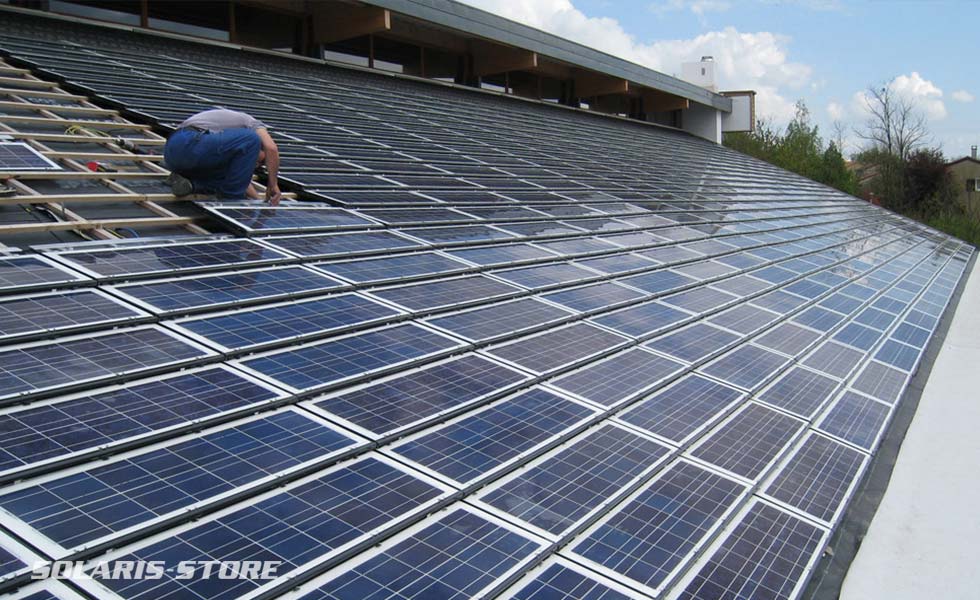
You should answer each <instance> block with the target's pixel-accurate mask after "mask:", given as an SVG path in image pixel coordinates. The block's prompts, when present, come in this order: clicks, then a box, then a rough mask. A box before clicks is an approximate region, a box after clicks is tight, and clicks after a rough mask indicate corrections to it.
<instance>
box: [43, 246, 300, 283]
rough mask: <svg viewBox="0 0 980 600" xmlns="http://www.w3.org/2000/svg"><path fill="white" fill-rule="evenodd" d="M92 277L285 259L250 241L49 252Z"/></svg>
mask: <svg viewBox="0 0 980 600" xmlns="http://www.w3.org/2000/svg"><path fill="white" fill-rule="evenodd" d="M51 254H52V256H55V257H57V258H58V259H59V260H62V261H65V262H67V263H68V264H69V265H70V266H72V267H74V268H76V269H78V270H79V271H82V272H83V273H88V274H89V275H92V276H93V277H125V276H143V275H156V274H166V273H175V272H192V271H201V270H206V269H218V268H222V267H230V266H234V265H246V264H253V265H254V264H262V263H271V262H277V261H282V260H285V259H287V258H289V257H288V256H286V255H285V254H283V253H282V252H277V251H276V250H273V249H271V248H268V247H266V246H263V245H261V244H259V243H257V242H254V241H252V240H218V241H203V242H187V243H179V244H165V245H149V246H136V247H126V246H121V247H118V248H106V249H99V250H69V251H63V252H54V253H51Z"/></svg>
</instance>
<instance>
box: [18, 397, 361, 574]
mask: <svg viewBox="0 0 980 600" xmlns="http://www.w3.org/2000/svg"><path fill="white" fill-rule="evenodd" d="M282 415H293V416H295V417H298V418H301V419H305V420H307V421H309V422H310V423H311V424H313V425H317V426H319V427H320V428H322V429H323V430H324V431H329V432H331V433H332V434H334V435H336V436H338V437H339V438H340V439H346V441H347V442H349V443H346V444H344V445H341V446H339V447H336V448H334V449H332V450H329V451H326V450H325V449H324V451H323V452H322V453H317V454H312V455H311V454H310V453H311V449H310V448H307V449H306V453H307V454H308V455H310V457H309V458H307V460H304V461H302V462H296V463H295V464H292V465H290V466H288V467H285V468H282V469H279V470H273V465H272V463H271V460H270V462H269V463H268V464H263V461H264V460H266V459H265V458H264V457H259V456H253V457H252V458H253V459H254V464H253V469H254V471H255V472H256V473H258V472H261V471H260V470H259V469H260V467H261V468H263V469H265V470H266V474H265V475H263V476H260V477H256V478H254V479H250V480H247V481H238V482H237V483H233V481H235V477H238V478H241V477H242V475H243V473H242V472H240V471H239V472H234V471H230V472H231V475H226V474H219V473H221V472H222V470H228V468H229V465H228V464H226V463H225V461H213V462H208V461H212V460H213V458H214V456H209V457H207V458H205V457H204V456H202V455H201V454H200V451H201V450H200V449H197V450H196V451H192V450H191V447H192V446H193V445H194V444H196V443H204V442H207V443H210V441H209V439H208V438H209V436H214V438H215V439H218V438H220V437H221V436H222V434H225V435H227V434H228V433H231V430H234V429H239V428H243V427H247V426H249V425H255V424H258V423H260V422H262V421H269V420H270V419H272V418H275V417H277V416H282ZM283 431H284V432H289V430H287V429H284V430H283ZM289 433H292V432H289ZM236 437H237V436H236ZM253 439H254V440H255V441H257V442H260V443H261V444H263V445H264V446H265V447H266V449H267V451H272V450H276V451H278V450H279V448H275V447H273V446H271V445H270V444H269V442H268V441H264V440H263V439H261V438H258V437H253ZM237 443H238V445H239V446H240V447H241V448H243V449H244V450H255V448H248V445H247V444H243V443H242V442H241V440H239V441H238V442H237ZM369 445H370V442H369V441H368V440H366V439H364V438H360V437H359V436H355V435H353V434H351V433H350V432H346V431H343V430H342V429H339V428H338V427H336V426H335V425H333V424H331V423H329V422H327V421H326V420H324V419H322V418H321V417H320V416H319V415H313V414H310V413H308V412H306V411H302V410H299V409H297V408H295V407H284V408H279V409H276V410H274V411H271V412H263V413H261V414H259V415H253V416H246V417H243V418H240V419H236V420H234V421H231V422H228V423H222V424H220V425H218V426H216V427H213V428H210V429H205V430H203V431H199V432H192V433H188V434H186V435H183V436H180V437H176V438H173V439H170V440H167V441H165V442H160V443H155V444H150V445H145V446H141V447H139V448H137V449H134V450H131V451H128V452H124V453H122V454H118V455H114V456H113V457H112V458H111V459H108V460H106V461H99V462H98V463H95V464H93V463H86V464H81V465H79V466H75V467H70V468H67V469H61V470H59V471H56V472H54V473H51V474H48V475H43V476H41V477H37V478H33V479H28V480H25V481H19V482H17V483H15V484H13V485H10V486H7V487H5V488H4V490H3V495H2V496H0V503H2V502H3V501H4V499H6V497H7V496H9V495H12V494H13V495H16V494H17V493H19V492H23V491H25V490H30V489H38V492H39V493H38V495H39V496H44V495H46V494H49V493H50V494H54V495H56V496H57V497H58V499H59V500H62V501H64V502H65V505H66V506H69V507H71V508H74V509H77V510H78V511H79V512H80V513H81V514H82V515H83V516H86V517H90V518H94V517H92V514H91V513H90V512H88V511H91V510H92V508H91V507H90V506H89V508H83V506H76V505H73V504H71V502H70V500H69V499H68V498H69V496H68V494H64V495H60V494H57V493H56V492H55V491H54V490H56V489H57V488H58V487H62V486H63V487H66V488H71V487H73V486H75V485H79V486H80V485H84V483H85V482H83V481H72V480H75V479H79V478H82V476H85V479H86V480H95V479H98V480H99V481H100V483H102V484H103V485H104V486H106V488H108V489H113V487H114V486H113V485H112V484H111V483H108V482H111V481H112V479H113V478H114V477H116V478H118V475H112V476H109V475H108V474H105V480H102V479H100V478H98V477H96V476H93V473H95V472H99V471H102V470H106V469H112V468H115V467H119V466H121V465H125V464H127V463H129V464H130V466H131V467H133V468H134V469H136V470H141V471H142V470H144V469H148V467H149V463H150V462H153V461H156V459H155V458H151V457H152V456H153V455H154V454H157V453H161V452H167V453H170V454H172V455H173V456H174V457H175V458H176V457H180V458H182V459H184V460H185V462H186V463H197V464H195V465H194V467H196V468H198V469H200V471H201V472H202V473H203V472H207V474H208V475H210V476H211V477H216V478H218V479H224V478H225V477H227V480H226V481H224V483H225V484H228V485H229V487H228V488H227V489H225V490H224V491H222V492H220V493H217V494H214V495H210V496H207V497H204V498H201V499H198V500H197V501H195V502H190V503H188V504H184V505H180V506H175V507H174V508H172V509H171V510H170V511H167V512H160V511H159V510H156V509H157V508H159V507H160V506H164V503H163V502H161V504H160V505H159V506H146V505H145V504H144V503H140V502H139V501H138V500H137V498H139V496H140V495H141V494H142V495H144V496H145V493H146V492H145V490H142V488H144V487H146V486H148V485H149V484H150V482H149V481H148V482H146V483H144V484H141V485H140V486H139V487H132V486H131V487H129V488H128V489H127V491H128V492H129V493H131V494H132V496H131V497H130V496H124V497H123V498H125V499H127V500H129V501H130V502H132V503H137V504H141V505H142V506H141V508H143V509H144V510H145V511H147V512H152V513H156V516H154V517H151V518H149V519H145V520H142V521H139V522H134V521H133V516H132V515H130V516H129V518H125V517H126V514H125V513H121V514H119V513H120V512H121V511H122V510H123V509H122V508H121V507H120V506H119V505H118V504H117V505H116V506H115V507H113V508H112V510H111V512H113V513H116V515H117V517H124V518H122V519H121V520H120V521H119V524H120V525H125V524H126V523H127V522H128V523H130V524H129V525H128V526H124V527H121V528H119V529H116V530H115V531H112V532H111V533H107V534H105V535H102V536H97V537H93V538H88V539H85V540H84V541H81V542H79V543H77V544H75V545H66V544H62V543H60V542H58V541H56V540H55V539H54V538H52V537H49V536H47V535H45V534H44V533H42V532H41V531H40V530H39V529H37V528H36V527H35V526H33V525H31V524H30V523H28V522H27V521H25V520H23V518H22V517H21V516H20V515H18V514H17V513H14V512H12V511H10V510H8V509H7V508H5V507H3V506H0V514H2V515H4V524H5V525H7V526H8V527H9V528H10V530H11V531H12V532H14V533H16V534H17V535H19V536H20V537H21V538H22V539H25V540H28V541H29V542H30V543H31V544H32V545H33V546H34V547H36V548H38V549H40V550H41V551H42V552H44V553H45V554H46V555H48V556H52V557H65V556H68V555H71V554H74V553H77V552H80V551H82V550H84V549H87V548H91V547H93V546H101V545H104V544H106V543H108V542H110V541H112V542H113V543H114V544H119V543H120V542H121V541H122V540H125V539H127V538H130V537H132V534H134V533H135V534H138V532H139V531H141V530H143V529H147V528H152V527H154V526H159V525H161V524H163V523H173V522H176V521H179V520H183V519H185V518H186V517H187V516H188V515H192V514H195V513H198V512H200V511H201V510H202V509H204V508H205V507H207V506H209V505H211V504H214V503H220V502H222V501H223V500H227V499H230V498H234V497H237V496H239V495H241V494H243V493H244V492H245V491H246V490H256V489H261V488H263V487H266V486H268V485H269V484H272V483H274V482H277V481H279V480H280V479H282V478H284V477H288V476H289V475H290V474H294V473H300V472H304V471H307V470H311V469H320V468H322V467H324V466H326V465H329V464H332V463H335V462H338V461H341V460H342V459H343V458H345V457H348V456H352V455H354V454H357V453H359V452H361V451H363V450H364V449H365V448H367V447H368V446H369ZM178 448H180V451H177V449H178ZM222 450H223V451H224V452H226V453H227V454H228V455H232V452H231V450H230V449H224V448H223V449H222ZM185 453H186V454H187V455H188V456H185ZM242 456H249V454H248V452H245V451H243V453H242V454H241V455H240V456H239V458H241V457H242ZM157 458H159V457H157ZM290 458H292V457H290ZM133 459H143V460H144V461H145V462H143V463H140V462H133V463H130V461H131V460H133ZM198 461H200V462H198ZM156 462H161V461H156ZM163 463H164V464H163V466H162V467H161V468H160V471H159V472H158V473H151V474H150V477H151V478H152V477H156V479H157V481H156V483H163V484H164V485H165V487H162V488H160V489H159V490H157V493H158V494H166V493H167V491H168V490H167V489H166V488H173V489H174V490H180V491H181V492H183V493H184V494H185V495H186V496H188V497H191V494H190V493H189V492H188V491H187V490H185V489H184V486H186V485H187V483H188V482H187V481H182V480H181V479H180V478H181V477H184V476H186V475H188V474H190V473H192V472H193V470H192V467H191V468H188V470H186V471H181V472H180V473H176V472H174V471H173V468H174V465H173V464H167V463H166V462H165V461H163ZM158 466H159V465H158ZM161 473H163V474H166V475H165V476H164V475H161ZM142 477H144V478H147V476H146V474H144V475H142ZM147 479H149V478H147ZM115 483H116V484H117V485H122V487H124V488H125V487H126V486H125V484H123V482H120V481H116V482H115ZM44 485H53V486H54V487H52V488H47V487H41V486H44ZM114 491H117V494H116V495H114V496H113V497H112V498H113V500H116V499H122V498H120V496H122V494H120V493H118V490H114ZM96 493H97V491H96V490H92V491H91V492H89V493H85V494H79V495H78V496H77V499H85V500H86V501H87V502H88V503H89V504H91V502H92V501H93V498H94V501H95V502H96V503H98V502H99V501H100V499H99V498H98V497H97V496H96ZM165 499H167V500H170V501H171V503H173V501H174V499H173V498H172V497H167V498H165ZM101 500H108V498H102V499H101ZM20 501H21V502H23V501H24V499H21V500H20ZM40 508H41V507H40V506H37V507H34V509H35V510H37V509H40ZM108 508H109V507H108V506H103V507H102V509H103V510H106V509H108ZM26 512H27V513H28V514H29V513H31V512H34V511H33V510H28V511H26ZM52 516H53V515H44V514H43V511H42V515H41V516H40V518H39V519H38V521H39V522H48V523H49V525H50V517H52ZM68 520H74V518H72V517H69V519H68ZM95 520H96V521H99V523H100V525H105V523H104V522H103V521H102V520H100V519H97V518H96V519H95Z"/></svg>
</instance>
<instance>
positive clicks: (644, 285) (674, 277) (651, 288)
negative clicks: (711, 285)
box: [620, 271, 697, 294]
mask: <svg viewBox="0 0 980 600" xmlns="http://www.w3.org/2000/svg"><path fill="white" fill-rule="evenodd" d="M620 281H621V282H622V283H625V284H627V285H631V286H633V287H635V288H639V289H641V290H643V291H645V292H650V293H651V294H660V293H663V292H669V291H671V290H676V289H677V288H681V287H684V286H686V285H690V284H692V283H696V282H697V279H694V278H692V277H688V276H687V275H681V274H680V273H675V272H674V271H657V272H655V273H645V274H643V275H633V276H632V277H627V278H626V279H622V280H620Z"/></svg>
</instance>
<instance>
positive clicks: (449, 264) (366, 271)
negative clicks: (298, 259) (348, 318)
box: [313, 252, 472, 283]
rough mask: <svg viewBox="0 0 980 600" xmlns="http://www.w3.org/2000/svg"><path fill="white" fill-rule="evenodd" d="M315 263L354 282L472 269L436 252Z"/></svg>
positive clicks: (324, 269)
mask: <svg viewBox="0 0 980 600" xmlns="http://www.w3.org/2000/svg"><path fill="white" fill-rule="evenodd" d="M313 266H314V267H316V268H318V269H321V270H323V271H326V272H327V273H330V274H331V275H336V276H338V277H342V278H344V279H346V280H348V281H353V282H354V283H368V282H380V281H391V280H394V279H406V278H410V277H418V276H423V275H436V274H444V273H452V272H456V271H465V270H468V269H472V267H470V266H469V265H467V264H465V263H462V262H460V261H458V260H453V259H452V258H450V257H448V256H443V255H441V254H437V253H435V252H421V253H419V254H402V255H400V256H386V257H383V258H362V259H360V260H348V261H343V262H335V263H318V264H315V265H313Z"/></svg>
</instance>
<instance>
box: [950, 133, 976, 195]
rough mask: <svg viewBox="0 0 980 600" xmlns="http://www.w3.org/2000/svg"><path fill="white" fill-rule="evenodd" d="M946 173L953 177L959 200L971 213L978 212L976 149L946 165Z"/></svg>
mask: <svg viewBox="0 0 980 600" xmlns="http://www.w3.org/2000/svg"><path fill="white" fill-rule="evenodd" d="M946 171H947V172H948V173H949V174H950V175H952V176H953V180H954V182H955V186H956V189H958V190H959V191H960V198H962V199H963V203H964V204H965V205H966V206H967V207H968V208H969V209H970V210H971V211H980V159H978V158H977V147H976V146H974V147H973V151H972V153H971V155H970V156H964V157H963V158H960V159H957V160H954V161H952V162H949V163H946Z"/></svg>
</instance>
